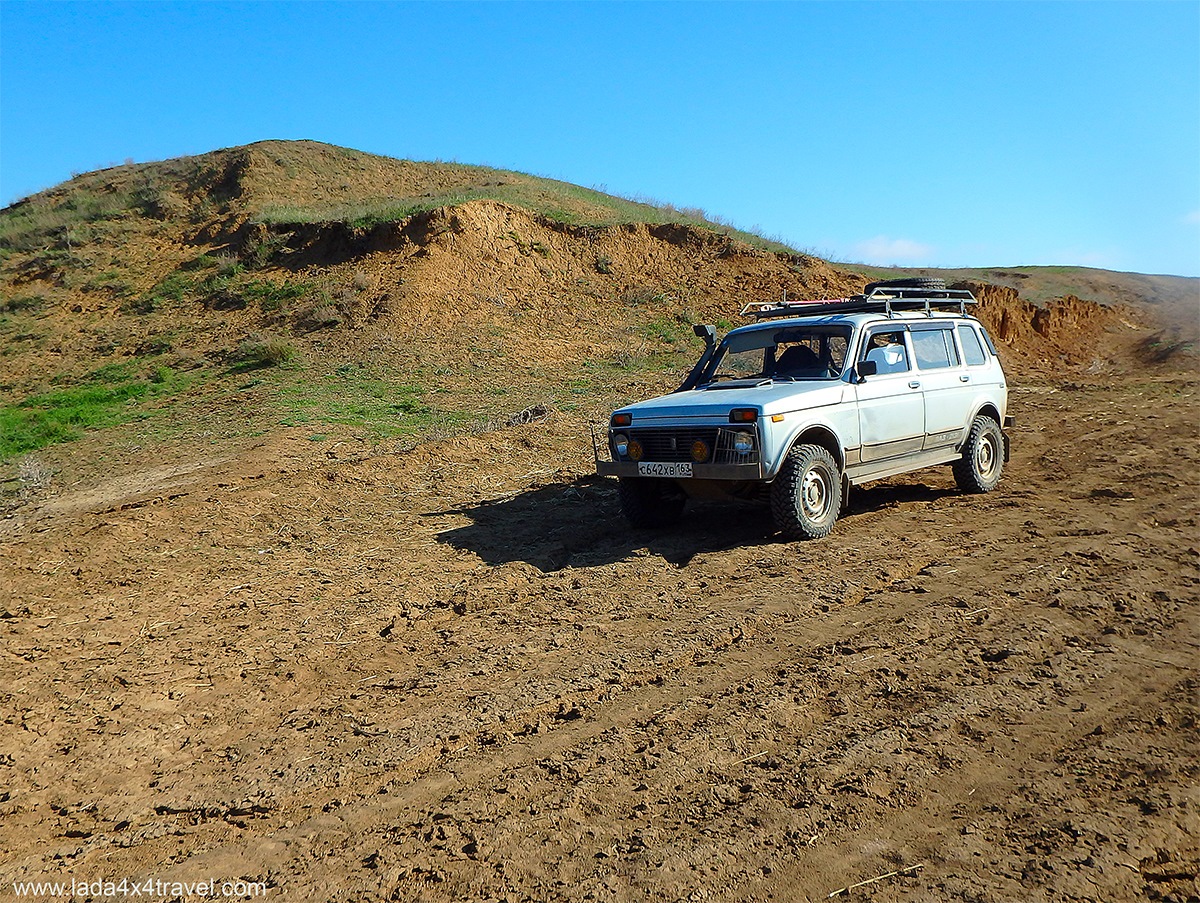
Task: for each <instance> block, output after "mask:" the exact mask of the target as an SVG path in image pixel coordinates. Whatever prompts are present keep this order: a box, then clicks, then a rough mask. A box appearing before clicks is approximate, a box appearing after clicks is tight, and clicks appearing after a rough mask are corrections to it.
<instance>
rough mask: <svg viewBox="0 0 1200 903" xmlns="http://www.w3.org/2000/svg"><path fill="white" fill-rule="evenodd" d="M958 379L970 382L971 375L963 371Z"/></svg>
mask: <svg viewBox="0 0 1200 903" xmlns="http://www.w3.org/2000/svg"><path fill="white" fill-rule="evenodd" d="M958 381H959V382H960V383H969V382H970V381H971V377H970V376H968V375H967V374H966V373H963V374H960V375H959V377H958Z"/></svg>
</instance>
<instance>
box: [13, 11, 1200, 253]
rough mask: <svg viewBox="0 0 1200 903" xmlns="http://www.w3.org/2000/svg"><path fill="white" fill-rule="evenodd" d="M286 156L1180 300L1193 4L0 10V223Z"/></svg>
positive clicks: (799, 243)
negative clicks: (1161, 278)
mask: <svg viewBox="0 0 1200 903" xmlns="http://www.w3.org/2000/svg"><path fill="white" fill-rule="evenodd" d="M267 138H310V139H314V140H318V141H325V142H329V143H332V144H339V145H343V146H347V147H353V148H357V149H359V150H364V151H370V152H372V153H377V154H385V155H388V156H395V157H405V158H410V159H420V160H429V159H442V160H457V161H460V162H464V163H480V164H488V165H492V166H498V167H503V168H506V169H517V170H521V171H524V172H531V173H536V174H538V175H545V176H551V177H554V178H559V179H564V180H567V181H570V182H575V183H578V184H581V185H587V186H593V187H600V188H605V189H607V190H609V191H612V192H614V193H618V194H623V195H627V196H644V197H649V198H653V199H656V200H659V201H664V202H669V203H672V204H675V205H677V206H681V207H700V208H703V209H704V210H706V211H707V212H708V213H709V214H710V215H714V216H718V217H721V218H724V219H727V220H730V221H732V222H733V223H735V224H736V225H738V226H741V227H745V228H754V229H757V230H759V231H761V232H763V233H764V234H767V235H769V236H773V237H778V238H780V239H782V240H784V241H786V242H788V243H789V244H792V245H794V246H796V247H799V248H802V249H808V250H811V251H813V252H815V253H819V254H822V255H825V256H831V257H833V258H835V259H840V260H854V261H864V262H873V263H879V264H902V265H912V266H1016V265H1022V264H1025V265H1032V264H1077V265H1085V266H1098V267H1107V268H1111V269H1120V270H1133V271H1139V272H1152V273H1174V274H1178V275H1200V3H1197V2H1135V3H1101V2H1073V3H1072V2H1064V3H1022V2H1001V3H994V4H993V3H982V2H978V3H976V2H961V3H906V2H876V3H853V2H844V3H843V2H832V3H819V2H802V3H789V2H776V3H761V4H760V3H751V2H745V3H687V2H677V3H606V2H594V3H553V2H544V3H529V4H526V3H504V2H494V3H483V4H476V3H416V4H408V3H383V2H341V3H319V2H311V3H290V2H258V3H241V4H239V3H184V2H179V3H172V2H153V3H152V2H143V3H82V2H81V3H71V2H55V3H36V2H21V0H3V2H0V203H5V204H7V203H11V202H12V201H14V200H16V199H18V198H20V197H23V196H25V195H28V194H30V193H32V192H35V191H38V190H41V189H43V188H47V187H50V186H52V185H54V184H57V183H59V182H61V181H63V180H65V179H67V178H69V177H70V176H71V175H72V173H78V172H84V171H87V170H91V169H96V168H99V167H103V166H106V165H112V164H114V163H118V162H121V161H124V160H126V159H133V160H136V161H139V162H141V161H146V160H159V159H166V158H169V157H176V156H181V155H187V154H198V153H204V152H205V151H209V150H213V149H216V148H219V147H229V146H233V145H238V144H246V143H249V142H252V141H258V140H262V139H267Z"/></svg>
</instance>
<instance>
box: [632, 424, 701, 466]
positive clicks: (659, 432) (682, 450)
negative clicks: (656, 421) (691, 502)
mask: <svg viewBox="0 0 1200 903" xmlns="http://www.w3.org/2000/svg"><path fill="white" fill-rule="evenodd" d="M717 432H718V430H717V428H716V427H715V426H713V427H699V428H695V429H640V430H630V431H629V438H630V439H636V440H637V441H638V442H639V443H640V444H641V446H642V449H643V453H642V460H643V461H662V462H670V461H690V460H692V443H693V442H695V441H696V440H697V439H701V440H703V441H704V444H705V445H707V446H708V447H709V448H713V447H714V446H715V445H716V442H717Z"/></svg>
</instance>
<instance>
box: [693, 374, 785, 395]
mask: <svg viewBox="0 0 1200 903" xmlns="http://www.w3.org/2000/svg"><path fill="white" fill-rule="evenodd" d="M773 382H774V380H772V379H771V377H769V376H756V377H755V378H754V379H731V380H727V381H725V382H718V383H708V384H707V385H704V386H701V387H700V388H702V389H704V390H706V391H709V392H711V391H713V390H714V389H756V388H758V387H759V386H769V385H771V383H773Z"/></svg>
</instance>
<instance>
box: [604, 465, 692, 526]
mask: <svg viewBox="0 0 1200 903" xmlns="http://www.w3.org/2000/svg"><path fill="white" fill-rule="evenodd" d="M617 497H618V498H619V499H620V500H621V513H622V514H624V515H625V519H626V520H627V521H629V525H630V526H631V527H667V526H670V525H671V524H673V523H676V522H677V521H678V520H679V518H680V516H681V515H682V514H683V506H684V505H685V504H686V503H687V496H686V495H684V493H683V490H682V489H680V488H679V487H678V486H676V485H675V484H674V483H673V482H671V481H670V480H656V479H653V478H648V477H637V478H634V477H630V478H624V477H623V478H621V480H620V482H618V483H617Z"/></svg>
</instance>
